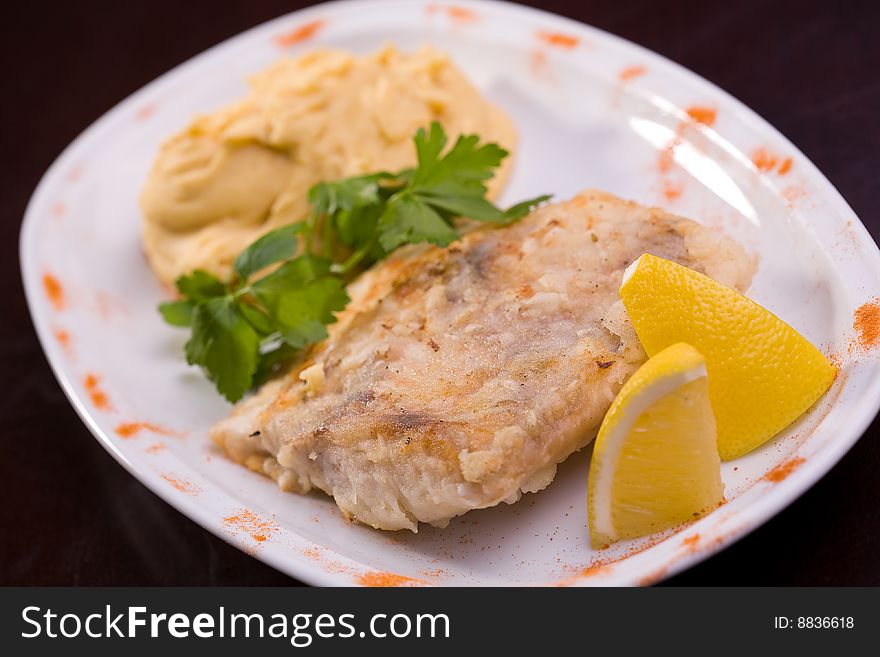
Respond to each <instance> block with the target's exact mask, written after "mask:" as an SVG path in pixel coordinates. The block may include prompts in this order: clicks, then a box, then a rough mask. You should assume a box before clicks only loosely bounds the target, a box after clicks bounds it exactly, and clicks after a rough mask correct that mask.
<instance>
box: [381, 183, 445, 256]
mask: <svg viewBox="0 0 880 657" xmlns="http://www.w3.org/2000/svg"><path fill="white" fill-rule="evenodd" d="M457 237H458V233H456V232H455V229H454V228H453V227H452V226H450V225H449V224H448V223H447V222H446V220H445V219H444V218H443V217H441V216H440V215H439V214H438V213H437V211H436V210H434V209H433V208H432V207H431V206H430V205H428V204H427V203H424V202H423V201H421V200H419V199H418V198H416V197H414V196H412V195H409V194H402V195H399V196H398V195H395V196H393V197H391V199H390V200H389V201H388V205H387V206H386V208H385V212H383V213H382V216H381V217H379V244H381V245H382V248H383V249H385V251H386V252H389V253H390V252H391V251H393V250H394V249H396V248H397V247H398V246H400V245H401V244H407V243H409V244H416V243H418V242H430V243H431V244H436V245H437V246H446V245H447V244H449V243H450V242H453V241H455V239H456V238H457Z"/></svg>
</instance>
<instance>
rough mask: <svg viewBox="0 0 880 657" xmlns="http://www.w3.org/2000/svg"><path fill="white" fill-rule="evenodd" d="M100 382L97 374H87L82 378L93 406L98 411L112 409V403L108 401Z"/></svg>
mask: <svg viewBox="0 0 880 657" xmlns="http://www.w3.org/2000/svg"><path fill="white" fill-rule="evenodd" d="M100 382H101V379H100V377H99V376H98V375H96V374H87V375H86V378H85V379H84V380H83V386H84V387H85V389H86V392H87V393H89V398H90V399H91V400H92V404H94V406H95V408H97V409H98V410H100V411H112V410H113V405H112V404H111V403H110V398H109V397H108V396H107V393H106V392H104V390H103V389H102V388H101V386H100Z"/></svg>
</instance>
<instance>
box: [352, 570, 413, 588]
mask: <svg viewBox="0 0 880 657" xmlns="http://www.w3.org/2000/svg"><path fill="white" fill-rule="evenodd" d="M355 581H356V582H357V583H358V584H360V585H361V586H371V587H388V586H425V585H426V584H427V582H425V581H424V580H421V579H413V578H412V577H407V576H406V575H398V574H396V573H384V572H381V571H378V570H372V571H369V572H366V573H361V574H360V575H358V576H357V578H355Z"/></svg>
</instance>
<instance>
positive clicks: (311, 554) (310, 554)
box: [303, 547, 323, 561]
mask: <svg viewBox="0 0 880 657" xmlns="http://www.w3.org/2000/svg"><path fill="white" fill-rule="evenodd" d="M303 556H305V557H307V558H309V559H312V560H313V561H320V560H321V558H322V556H323V555H322V554H321V548H319V547H310V548H306V549H305V550H303Z"/></svg>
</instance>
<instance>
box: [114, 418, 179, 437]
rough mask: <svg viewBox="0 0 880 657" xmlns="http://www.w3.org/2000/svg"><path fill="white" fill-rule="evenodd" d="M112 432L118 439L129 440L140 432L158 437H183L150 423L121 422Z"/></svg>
mask: <svg viewBox="0 0 880 657" xmlns="http://www.w3.org/2000/svg"><path fill="white" fill-rule="evenodd" d="M114 431H116V435H117V436H119V437H120V438H131V437H133V436H136V435H137V434H139V433H140V432H141V431H150V432H152V433H156V434H159V435H160V436H182V435H183V434H181V433H179V432H177V431H173V430H171V429H168V428H166V427H163V426H160V425H158V424H153V423H152V422H122V423H120V424H117V425H116V429H114Z"/></svg>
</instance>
